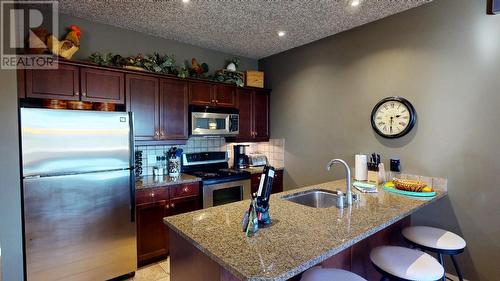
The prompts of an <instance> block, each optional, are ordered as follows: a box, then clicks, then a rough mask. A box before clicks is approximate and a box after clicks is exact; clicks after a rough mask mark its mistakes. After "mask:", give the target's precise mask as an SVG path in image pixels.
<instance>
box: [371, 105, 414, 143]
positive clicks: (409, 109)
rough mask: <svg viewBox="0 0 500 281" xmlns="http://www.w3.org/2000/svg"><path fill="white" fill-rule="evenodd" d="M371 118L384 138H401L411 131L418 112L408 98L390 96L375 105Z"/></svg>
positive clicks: (374, 127)
mask: <svg viewBox="0 0 500 281" xmlns="http://www.w3.org/2000/svg"><path fill="white" fill-rule="evenodd" d="M371 119H372V127H373V129H374V130H375V132H377V134H379V135H381V136H382V137H384V138H399V137H402V136H404V135H406V134H408V133H409V132H410V131H411V129H412V128H413V126H414V125H415V122H416V121H417V113H416V111H415V108H414V107H413V105H412V104H411V103H410V102H409V101H408V100H407V99H405V98H402V97H388V98H385V99H383V100H381V101H379V102H378V103H377V104H376V105H375V107H374V108H373V110H372V116H371Z"/></svg>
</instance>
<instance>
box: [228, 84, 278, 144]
mask: <svg viewBox="0 0 500 281" xmlns="http://www.w3.org/2000/svg"><path fill="white" fill-rule="evenodd" d="M237 93H238V94H237V95H238V109H239V111H240V133H239V134H238V136H237V137H236V138H234V139H229V141H233V140H235V141H239V142H243V141H268V140H269V106H270V93H269V91H266V90H250V89H238V90H237Z"/></svg>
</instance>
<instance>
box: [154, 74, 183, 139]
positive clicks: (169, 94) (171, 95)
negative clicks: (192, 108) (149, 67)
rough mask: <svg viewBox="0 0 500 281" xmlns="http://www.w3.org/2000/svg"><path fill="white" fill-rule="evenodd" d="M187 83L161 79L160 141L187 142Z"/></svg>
mask: <svg viewBox="0 0 500 281" xmlns="http://www.w3.org/2000/svg"><path fill="white" fill-rule="evenodd" d="M188 122H189V121H188V85H187V82H184V81H178V80H168V79H162V80H161V86H160V127H161V129H160V139H170V140H174V139H178V140H187V139H188V137H189V132H188V128H189V124H188Z"/></svg>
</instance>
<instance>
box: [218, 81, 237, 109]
mask: <svg viewBox="0 0 500 281" xmlns="http://www.w3.org/2000/svg"><path fill="white" fill-rule="evenodd" d="M213 93H214V96H213V100H214V101H215V105H216V106H224V107H235V106H236V94H235V88H234V87H233V86H226V85H215V86H214V92H213Z"/></svg>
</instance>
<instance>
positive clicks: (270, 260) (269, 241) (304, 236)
mask: <svg viewBox="0 0 500 281" xmlns="http://www.w3.org/2000/svg"><path fill="white" fill-rule="evenodd" d="M315 188H322V189H327V190H333V191H335V190H336V189H337V188H340V189H341V190H345V180H338V181H332V182H327V183H322V184H316V185H313V186H308V187H304V188H299V189H294V190H291V191H287V192H283V193H277V194H273V195H272V196H271V200H270V204H271V209H270V214H271V218H272V220H273V223H272V226H271V227H269V228H266V229H261V230H259V232H258V233H257V234H256V235H255V236H253V237H246V236H245V234H244V232H243V231H242V229H241V218H242V216H243V213H244V212H245V211H246V210H247V208H248V204H249V202H250V201H249V200H245V201H240V202H236V203H231V204H227V205H223V206H217V207H212V208H208V209H203V210H199V211H194V212H190V213H186V214H181V215H177V216H172V217H167V218H164V222H165V224H167V225H168V226H169V227H170V228H171V229H172V230H173V231H175V232H177V233H178V234H179V235H180V236H181V237H183V238H184V239H186V240H187V241H189V242H190V243H192V244H193V245H194V246H195V247H196V248H198V249H199V250H200V251H202V252H203V253H204V254H206V255H207V256H208V257H209V258H211V259H212V260H214V261H215V262H217V263H218V264H219V265H221V266H222V267H224V268H225V269H226V270H228V271H229V272H231V273H232V274H233V275H234V276H236V277H237V278H239V279H241V280H250V281H257V280H259V281H260V280H287V279H289V278H291V277H293V276H295V275H298V274H299V273H301V272H303V271H305V270H307V269H308V268H310V267H312V266H314V265H316V264H318V263H321V262H322V261H324V260H326V259H328V258H330V257H332V256H334V255H335V254H337V253H339V252H341V251H342V250H344V249H347V248H349V247H350V246H352V245H353V244H355V243H357V242H359V241H361V240H363V239H364V238H366V237H369V236H371V235H372V234H375V233H376V232H378V231H380V230H382V229H384V228H386V227H387V226H389V225H391V224H393V223H395V222H397V221H399V220H401V219H403V218H405V217H407V216H408V215H411V214H412V213H414V212H415V211H417V210H418V209H420V208H422V207H424V206H426V205H428V204H430V203H432V202H434V201H436V200H439V199H440V198H443V197H444V196H446V195H447V192H446V191H445V190H436V191H437V196H435V197H434V198H431V199H427V200H422V199H415V198H410V197H405V196H401V195H397V194H393V193H389V192H386V191H383V190H380V191H379V192H378V193H374V194H360V200H359V201H356V202H355V203H354V204H353V205H352V206H351V207H350V208H346V209H342V210H340V209H337V208H336V207H331V208H325V209H315V208H311V207H307V206H303V205H299V204H296V203H293V202H289V201H285V200H283V199H281V197H282V196H284V195H287V194H293V193H297V192H303V191H306V190H309V189H315ZM355 193H357V192H355ZM357 194H359V193H357Z"/></svg>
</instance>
